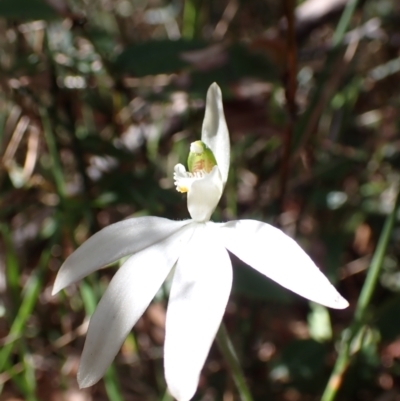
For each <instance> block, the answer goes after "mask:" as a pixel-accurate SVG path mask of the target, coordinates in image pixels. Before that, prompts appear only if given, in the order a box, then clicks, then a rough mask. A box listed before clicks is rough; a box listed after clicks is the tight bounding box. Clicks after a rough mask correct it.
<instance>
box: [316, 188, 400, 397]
mask: <svg viewBox="0 0 400 401" xmlns="http://www.w3.org/2000/svg"><path fill="white" fill-rule="evenodd" d="M399 207H400V191H399V192H398V193H397V198H396V202H395V205H394V207H393V210H392V212H391V213H390V214H389V215H388V216H387V218H386V221H385V225H384V226H383V230H382V233H381V235H380V237H379V241H378V244H377V246H376V249H375V252H374V256H373V258H372V260H371V264H370V267H369V269H368V274H367V278H366V280H365V282H364V285H363V288H362V290H361V294H360V296H359V298H358V301H357V305H356V310H355V312H354V317H353V321H352V323H351V324H350V327H349V328H348V329H346V330H345V331H344V333H343V336H342V340H341V344H340V349H339V354H338V358H337V360H336V364H335V366H334V368H333V371H332V374H331V377H330V378H329V381H328V384H327V386H326V388H325V391H324V393H323V395H322V398H321V401H333V400H334V399H335V397H336V395H337V392H338V391H339V388H340V386H341V383H342V380H343V375H344V373H345V371H346V369H347V367H348V365H349V363H350V359H351V344H352V342H353V340H354V338H355V337H357V335H358V334H359V333H360V330H362V327H363V325H364V322H365V320H366V315H367V309H368V305H369V303H370V302H371V298H372V295H373V292H374V290H375V287H376V284H377V282H378V278H379V272H380V270H381V267H382V264H383V260H384V257H385V253H386V249H387V246H388V244H389V240H390V237H391V233H392V230H393V226H394V223H395V221H396V215H397V211H398V209H399Z"/></svg>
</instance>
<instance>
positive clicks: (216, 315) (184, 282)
mask: <svg viewBox="0 0 400 401" xmlns="http://www.w3.org/2000/svg"><path fill="white" fill-rule="evenodd" d="M208 227H209V226H208V225H207V226H205V227H204V226H201V225H199V226H198V228H197V230H196V231H195V233H194V235H193V237H192V239H191V240H190V243H189V244H188V246H187V248H186V249H185V250H184V253H183V254H182V255H181V257H180V258H179V261H178V263H177V266H176V270H175V275H174V277H173V282H172V288H171V293H170V297H169V303H168V310H167V321H166V338H165V346H164V365H165V377H166V381H167V385H168V389H169V391H170V392H171V394H172V395H173V396H174V397H175V398H176V399H177V400H178V401H188V400H190V399H191V398H192V396H193V394H194V393H195V391H196V388H197V385H198V381H199V376H200V371H201V369H202V367H203V365H204V362H205V360H206V358H207V355H208V352H209V350H210V347H211V344H212V342H213V340H214V337H215V334H216V333H217V330H218V328H219V325H220V323H221V320H222V317H223V314H224V312H225V308H226V304H227V301H228V298H229V294H230V291H231V286H232V265H231V261H230V258H229V255H228V252H227V251H226V250H225V248H224V247H223V245H222V244H221V243H220V242H219V240H218V238H217V236H216V235H213V231H212V230H208ZM214 233H215V231H214Z"/></svg>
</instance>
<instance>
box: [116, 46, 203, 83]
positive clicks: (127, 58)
mask: <svg viewBox="0 0 400 401" xmlns="http://www.w3.org/2000/svg"><path fill="white" fill-rule="evenodd" d="M205 46H206V43H205V42H201V41H192V40H191V41H188V40H183V39H182V40H175V41H172V40H157V41H149V42H144V43H140V44H136V45H133V46H130V47H128V48H127V49H125V50H124V51H123V52H122V53H121V54H120V55H119V56H118V57H117V59H116V61H115V66H116V68H117V69H118V70H120V71H121V72H125V73H130V74H133V75H135V76H136V77H143V76H145V75H156V74H166V73H172V72H175V71H177V70H180V69H182V68H186V67H187V66H188V63H187V62H185V61H183V59H182V58H181V53H182V52H186V51H190V50H198V49H201V48H203V47H205Z"/></svg>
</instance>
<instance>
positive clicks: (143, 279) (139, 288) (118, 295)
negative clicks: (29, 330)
mask: <svg viewBox="0 0 400 401" xmlns="http://www.w3.org/2000/svg"><path fill="white" fill-rule="evenodd" d="M192 234H193V227H192V226H189V227H184V228H182V229H181V230H179V231H178V232H176V233H175V234H173V235H171V236H170V237H168V238H167V239H165V240H164V241H161V242H158V243H156V244H155V245H152V246H151V247H149V248H147V249H145V250H143V251H142V252H139V253H136V254H135V255H133V256H131V257H130V258H129V259H128V260H127V261H126V262H125V263H124V264H123V265H122V266H121V267H120V268H119V269H118V271H117V273H116V274H115V276H114V277H113V279H112V280H111V282H110V285H109V286H108V288H107V290H106V292H105V293H104V295H103V297H102V298H101V300H100V302H99V304H98V306H97V308H96V311H95V312H94V314H93V316H92V318H91V319H90V324H89V330H88V333H87V337H86V342H85V346H84V349H83V352H82V357H81V363H80V366H79V371H78V383H79V386H80V387H81V388H84V387H89V386H91V385H93V384H95V383H97V382H98V381H99V380H100V379H101V377H102V376H103V375H104V373H105V371H106V369H107V367H108V366H109V365H110V364H111V362H112V361H113V359H114V357H115V355H116V354H117V353H118V351H119V349H120V348H121V345H122V343H123V342H124V340H125V338H126V336H127V335H128V333H129V332H130V330H131V329H132V327H133V326H134V324H135V323H136V322H137V320H138V319H139V318H140V316H142V314H143V312H144V311H145V310H146V308H147V307H148V305H149V303H150V302H151V300H152V299H153V298H154V295H155V294H156V292H157V291H158V290H159V288H160V287H161V285H162V283H163V282H164V280H165V278H166V277H167V275H168V273H169V272H170V270H171V268H172V266H173V265H174V264H175V262H176V261H177V259H178V257H179V254H180V252H181V250H182V247H184V246H185V245H186V243H187V242H188V240H189V239H190V237H191V235H192Z"/></svg>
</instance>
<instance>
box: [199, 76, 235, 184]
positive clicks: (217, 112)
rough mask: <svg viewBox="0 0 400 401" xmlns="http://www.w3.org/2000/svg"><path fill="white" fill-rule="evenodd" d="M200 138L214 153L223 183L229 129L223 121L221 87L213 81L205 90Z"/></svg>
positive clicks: (227, 168) (227, 157) (227, 162)
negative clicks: (204, 105)
mask: <svg viewBox="0 0 400 401" xmlns="http://www.w3.org/2000/svg"><path fill="white" fill-rule="evenodd" d="M201 140H202V141H203V142H204V143H205V144H206V145H207V146H208V147H209V148H210V149H211V150H212V152H213V153H214V156H215V159H216V160H217V164H218V167H219V169H220V171H221V176H222V181H223V183H224V185H225V184H226V181H227V179H228V172H229V163H230V160H229V157H230V144H229V131H228V127H227V125H226V121H225V115H224V106H223V103H222V94H221V89H220V87H219V86H218V85H217V84H216V83H215V82H214V83H213V84H212V85H211V86H210V87H209V89H208V91H207V100H206V111H205V115H204V121H203V128H202V133H201Z"/></svg>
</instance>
